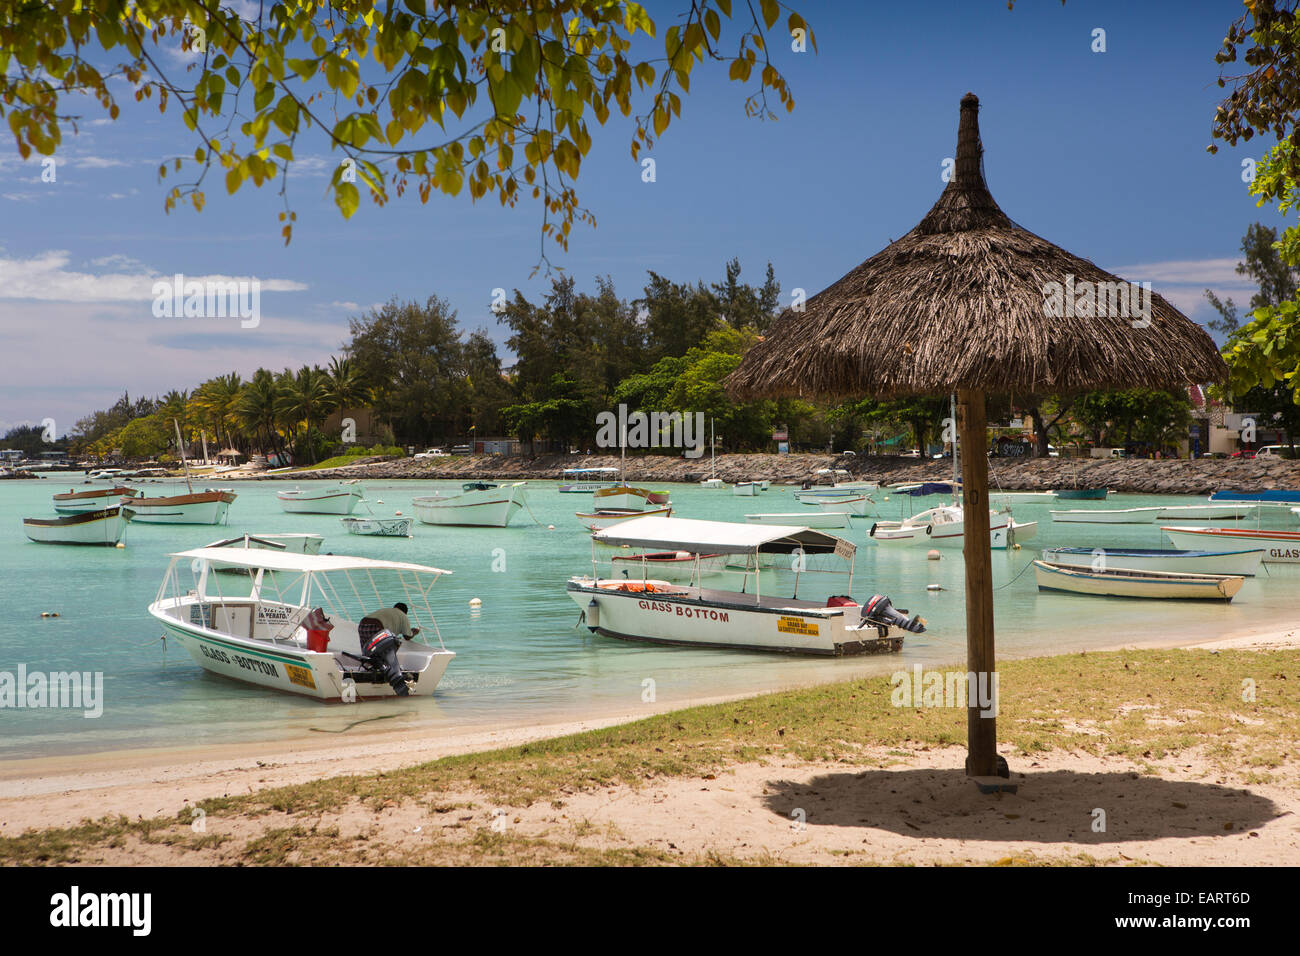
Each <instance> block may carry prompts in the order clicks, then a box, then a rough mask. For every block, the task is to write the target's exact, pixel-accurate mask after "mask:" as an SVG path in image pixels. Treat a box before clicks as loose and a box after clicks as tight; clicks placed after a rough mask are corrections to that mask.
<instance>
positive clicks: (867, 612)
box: [862, 594, 925, 634]
mask: <svg viewBox="0 0 1300 956" xmlns="http://www.w3.org/2000/svg"><path fill="white" fill-rule="evenodd" d="M862 620H864V621H866V622H867V623H868V624H875V625H876V626H877V627H881V626H884V627H901V628H902V629H903V630H905V631H911V632H912V633H913V634H924V633H925V618H923V617H921V615H919V614H914V615H912V616H911V617H908V616H907V612H906V611H899V610H898V609H897V608H895V607H894V602H893V601H891V600H889V598H887V597H885V596H884V595H883V594H876V595H874V596H873V597H872V598H871V600H870V601H868V602H867V603H866V606H865V607H863V608H862Z"/></svg>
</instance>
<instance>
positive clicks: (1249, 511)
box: [1156, 501, 1259, 521]
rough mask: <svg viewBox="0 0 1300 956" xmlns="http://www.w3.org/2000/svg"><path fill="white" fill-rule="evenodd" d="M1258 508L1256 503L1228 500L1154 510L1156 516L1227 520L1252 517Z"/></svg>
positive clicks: (1195, 519) (1197, 519) (1196, 519)
mask: <svg viewBox="0 0 1300 956" xmlns="http://www.w3.org/2000/svg"><path fill="white" fill-rule="evenodd" d="M1258 510H1259V505H1257V504H1250V503H1245V504H1233V503H1232V502H1230V501H1223V502H1217V503H1211V504H1208V505H1171V506H1169V507H1167V508H1161V509H1160V510H1159V511H1157V512H1156V517H1157V518H1186V519H1189V520H1194V521H1228V520H1235V519H1237V518H1253V517H1254V516H1255V512H1257V511H1258Z"/></svg>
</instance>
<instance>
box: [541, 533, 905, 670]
mask: <svg viewBox="0 0 1300 956" xmlns="http://www.w3.org/2000/svg"><path fill="white" fill-rule="evenodd" d="M592 541H593V549H592V550H593V554H592V567H593V572H594V571H595V569H596V564H597V561H598V559H597V556H596V548H595V546H596V545H598V544H609V545H614V546H626V547H629V548H636V549H647V550H650V551H652V552H663V551H686V552H689V553H691V554H722V555H731V556H734V557H744V558H745V559H746V561H747V562H751V563H750V567H753V568H757V567H758V566H759V557H760V555H767V556H772V555H778V554H780V555H785V556H786V557H787V558H788V559H789V561H790V566H791V567H792V568H793V569H794V570H795V576H794V577H795V581H794V593H795V594H796V595H797V594H798V586H799V578H800V568H801V567H802V562H803V561H804V559H805V556H807V555H817V554H828V555H834V556H836V557H838V558H840V559H842V560H844V561H847V562H848V564H849V578H848V586H847V588H846V590H847V591H849V592H850V593H851V592H852V587H853V564H852V561H853V555H854V551H855V548H854V545H853V544H851V543H850V542H848V541H845V540H843V539H842V538H837V537H835V536H834V535H829V534H825V533H823V532H821V531H816V530H813V529H810V528H807V527H800V526H796V527H784V526H775V525H770V526H761V527H760V526H748V525H739V524H734V523H730V522H725V521H699V520H694V519H687V518H646V517H643V518H638V519H635V520H633V521H628V522H626V523H624V524H622V525H619V526H618V527H615V528H611V529H609V530H608V531H602V532H599V533H597V534H594V535H592ZM750 573H753V574H754V575H755V579H754V582H753V588H752V590H751V589H750V588H749V587H748V582H747V584H746V587H744V588H743V589H742V590H739V591H737V590H723V589H714V588H705V587H702V586H700V585H699V584H698V582H697V583H696V584H685V585H683V584H673V583H671V582H669V581H665V580H653V579H641V580H635V579H632V576H631V575H629V577H628V578H623V577H619V578H615V579H612V580H611V579H604V578H598V577H596V576H595V575H594V573H593V575H592V576H589V577H574V578H572V579H571V580H570V581H569V583H568V584H567V585H566V589H567V591H568V594H569V597H570V598H572V599H573V601H574V603H575V604H577V605H578V607H580V608H582V610H583V614H584V619H585V621H586V625H587V627H588V628H589V629H590V630H591V631H593V632H594V633H597V634H600V635H602V636H605V637H613V638H620V639H622V640H628V641H647V642H650V643H657V644H680V645H689V646H698V647H725V648H733V649H739V650H750V651H779V652H783V653H791V654H823V655H835V656H839V655H845V654H863V653H875V652H880V651H896V650H899V649H900V648H901V647H902V643H903V636H904V633H905V632H908V631H910V632H912V633H917V634H919V633H923V632H924V631H925V621H924V620H923V619H921V618H920V617H919V616H913V617H908V616H907V612H906V611H898V610H896V609H894V607H893V605H892V603H891V602H890V601H889V599H888V598H886V597H883V596H881V595H876V596H874V597H872V598H871V599H869V600H867V601H866V602H865V604H861V605H860V604H858V603H857V602H856V601H854V600H853V599H852V597H849V596H847V595H846V596H840V597H833V598H830V599H828V600H824V601H808V600H800V599H799V598H797V597H776V596H764V595H762V594H761V593H760V589H759V583H758V582H759V577H758V572H756V571H753V572H745V576H746V579H748V576H749V574H750Z"/></svg>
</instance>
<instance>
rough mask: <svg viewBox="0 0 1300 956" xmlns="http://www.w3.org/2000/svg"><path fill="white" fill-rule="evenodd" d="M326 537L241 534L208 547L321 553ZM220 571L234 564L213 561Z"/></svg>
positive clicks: (285, 552) (289, 552)
mask: <svg viewBox="0 0 1300 956" xmlns="http://www.w3.org/2000/svg"><path fill="white" fill-rule="evenodd" d="M324 542H325V539H324V538H322V537H321V536H320V535H318V534H292V533H291V534H280V533H276V534H247V533H246V534H241V535H236V536H235V537H233V538H225V539H224V540H221V541H213V542H212V543H211V544H209V545H207V546H206V547H208V548H244V549H248V548H253V549H256V548H262V549H264V550H266V551H278V552H281V553H283V554H320V549H321V545H322V544H324ZM212 567H213V568H215V569H217V570H218V571H224V570H227V569H229V568H231V567H233V565H230V564H228V563H225V562H221V561H214V562H212Z"/></svg>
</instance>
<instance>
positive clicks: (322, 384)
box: [275, 365, 335, 464]
mask: <svg viewBox="0 0 1300 956" xmlns="http://www.w3.org/2000/svg"><path fill="white" fill-rule="evenodd" d="M276 385H277V389H276V391H277V396H276V405H275V408H276V412H277V414H279V415H280V416H281V418H282V419H286V420H287V421H288V422H289V423H291V424H292V427H293V429H294V430H295V431H297V426H298V423H299V422H304V423H306V426H307V433H306V436H305V439H304V440H305V441H306V443H307V447H308V454H309V455H310V456H311V461H312V464H315V463H316V452H315V449H313V448H312V447H311V424H312V422H313V421H315V420H318V419H319V420H324V418H325V416H327V415H328V414H329V413H330V412H331V411H333V409H334V407H335V406H334V402H333V398H332V396H331V393H330V385H329V376H328V375H327V374H326V372H325V371H324V370H323V369H321V367H320V366H319V365H314V366H312V367H310V368H308V367H307V366H306V365H304V366H303V367H302V368H300V369H298V371H297V373H296V374H295V373H293V372H291V371H289V370H288V369H285V370H284V371H283V372H281V373H280V375H278V376H277V377H276ZM295 445H296V443H295ZM295 451H296V448H295Z"/></svg>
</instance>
